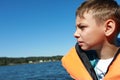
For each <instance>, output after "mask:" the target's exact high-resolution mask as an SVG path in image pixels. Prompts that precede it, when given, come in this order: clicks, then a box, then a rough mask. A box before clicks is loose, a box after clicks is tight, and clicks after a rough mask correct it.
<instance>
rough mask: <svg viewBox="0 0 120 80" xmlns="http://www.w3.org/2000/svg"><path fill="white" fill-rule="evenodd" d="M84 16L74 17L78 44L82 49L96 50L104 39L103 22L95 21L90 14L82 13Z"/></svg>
mask: <svg viewBox="0 0 120 80" xmlns="http://www.w3.org/2000/svg"><path fill="white" fill-rule="evenodd" d="M83 16H84V18H80V17H79V16H77V17H76V32H75V33H74V36H75V38H77V41H78V44H79V45H80V46H81V48H82V49H83V50H90V49H93V50H97V49H100V48H101V47H102V44H103V43H104V41H105V36H104V24H103V25H102V24H98V23H96V20H95V19H94V18H93V16H92V14H90V13H84V15H83Z"/></svg>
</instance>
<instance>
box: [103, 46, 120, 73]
mask: <svg viewBox="0 0 120 80" xmlns="http://www.w3.org/2000/svg"><path fill="white" fill-rule="evenodd" d="M119 54H120V48H119V49H118V51H117V52H116V54H115V56H114V58H113V60H112V62H111V63H110V64H109V66H108V69H107V71H106V73H105V75H106V74H107V72H108V71H109V67H110V65H112V63H113V62H114V61H115V59H116V58H117V56H118V55H119Z"/></svg>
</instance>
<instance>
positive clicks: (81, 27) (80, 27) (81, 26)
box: [78, 25, 86, 30]
mask: <svg viewBox="0 0 120 80" xmlns="http://www.w3.org/2000/svg"><path fill="white" fill-rule="evenodd" d="M78 28H79V29H81V30H84V29H85V28H86V26H83V25H79V26H78Z"/></svg>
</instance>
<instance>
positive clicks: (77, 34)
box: [74, 30, 80, 38]
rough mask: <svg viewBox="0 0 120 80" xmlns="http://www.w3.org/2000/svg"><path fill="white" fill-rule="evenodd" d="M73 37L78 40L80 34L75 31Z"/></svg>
mask: <svg viewBox="0 0 120 80" xmlns="http://www.w3.org/2000/svg"><path fill="white" fill-rule="evenodd" d="M74 37H75V38H79V37H80V34H79V33H78V32H77V30H76V31H75V33H74Z"/></svg>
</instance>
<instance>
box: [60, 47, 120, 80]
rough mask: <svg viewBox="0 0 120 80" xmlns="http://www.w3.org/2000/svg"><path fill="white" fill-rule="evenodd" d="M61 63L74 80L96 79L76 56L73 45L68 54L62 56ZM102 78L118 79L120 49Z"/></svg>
mask: <svg viewBox="0 0 120 80" xmlns="http://www.w3.org/2000/svg"><path fill="white" fill-rule="evenodd" d="M61 61H62V65H63V67H64V68H65V69H66V71H67V72H68V73H69V74H70V76H71V77H72V78H73V79H75V80H98V79H95V78H93V76H92V75H91V74H92V73H90V72H89V71H88V70H87V68H86V67H85V65H84V63H83V61H82V60H81V58H80V57H79V56H78V53H77V51H76V48H75V47H73V48H72V49H71V50H70V51H69V52H68V54H66V55H65V56H64V57H63V58H62V60H61ZM103 80H120V50H119V51H118V53H117V54H116V56H115V58H114V59H113V61H112V62H111V64H110V65H109V68H108V70H107V72H106V74H105V76H104V78H103Z"/></svg>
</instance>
